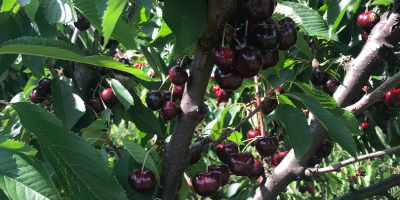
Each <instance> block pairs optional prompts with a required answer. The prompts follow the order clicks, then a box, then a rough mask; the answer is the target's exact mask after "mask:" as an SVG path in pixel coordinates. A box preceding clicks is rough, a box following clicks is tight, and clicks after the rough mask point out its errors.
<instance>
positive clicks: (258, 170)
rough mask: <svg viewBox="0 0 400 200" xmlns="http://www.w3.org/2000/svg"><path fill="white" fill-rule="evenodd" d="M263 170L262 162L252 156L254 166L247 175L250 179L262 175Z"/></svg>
mask: <svg viewBox="0 0 400 200" xmlns="http://www.w3.org/2000/svg"><path fill="white" fill-rule="evenodd" d="M263 170H264V167H263V164H262V163H261V162H260V160H258V159H257V158H254V168H253V171H252V172H251V174H250V175H249V176H248V177H249V178H250V179H253V180H256V179H257V178H258V177H260V176H261V175H262V171H263Z"/></svg>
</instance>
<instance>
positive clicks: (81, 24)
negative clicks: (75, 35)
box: [74, 13, 90, 31]
mask: <svg viewBox="0 0 400 200" xmlns="http://www.w3.org/2000/svg"><path fill="white" fill-rule="evenodd" d="M76 17H77V18H78V20H77V21H76V22H74V25H75V27H76V28H77V29H79V30H80V31H86V30H88V29H89V28H90V22H89V21H88V20H87V19H86V18H85V17H84V16H83V15H82V14H81V13H78V14H77V15H76Z"/></svg>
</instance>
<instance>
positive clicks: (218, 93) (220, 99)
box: [212, 86, 232, 104]
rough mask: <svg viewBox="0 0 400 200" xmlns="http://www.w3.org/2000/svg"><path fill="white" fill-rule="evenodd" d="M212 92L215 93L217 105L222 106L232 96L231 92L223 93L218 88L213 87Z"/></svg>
mask: <svg viewBox="0 0 400 200" xmlns="http://www.w3.org/2000/svg"><path fill="white" fill-rule="evenodd" d="M212 91H213V92H214V93H215V96H216V97H217V102H218V103H219V104H224V103H225V102H227V101H228V100H229V98H231V96H232V91H229V90H228V91H224V90H222V89H221V87H219V86H215V87H213V88H212Z"/></svg>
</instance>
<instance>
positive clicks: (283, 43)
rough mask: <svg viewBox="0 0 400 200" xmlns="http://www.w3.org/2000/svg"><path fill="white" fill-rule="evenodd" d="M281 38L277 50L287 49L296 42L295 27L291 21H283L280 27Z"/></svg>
mask: <svg viewBox="0 0 400 200" xmlns="http://www.w3.org/2000/svg"><path fill="white" fill-rule="evenodd" d="M280 30H281V34H282V36H281V40H280V45H279V50H284V51H286V50H289V49H290V48H291V47H293V46H294V45H295V44H296V43H297V29H296V26H294V24H292V23H285V24H283V25H282V26H281V27H280Z"/></svg>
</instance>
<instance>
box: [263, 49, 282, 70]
mask: <svg viewBox="0 0 400 200" xmlns="http://www.w3.org/2000/svg"><path fill="white" fill-rule="evenodd" d="M278 62H279V51H278V50H274V51H266V52H264V53H263V65H262V67H261V69H263V70H265V69H269V68H272V67H275V65H276V64H278Z"/></svg>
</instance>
